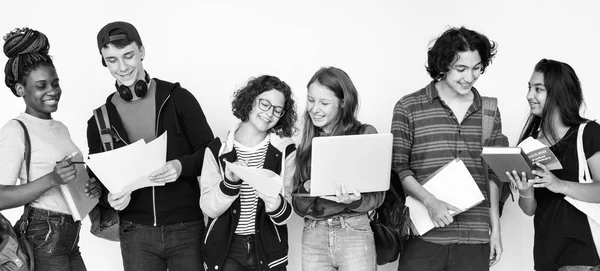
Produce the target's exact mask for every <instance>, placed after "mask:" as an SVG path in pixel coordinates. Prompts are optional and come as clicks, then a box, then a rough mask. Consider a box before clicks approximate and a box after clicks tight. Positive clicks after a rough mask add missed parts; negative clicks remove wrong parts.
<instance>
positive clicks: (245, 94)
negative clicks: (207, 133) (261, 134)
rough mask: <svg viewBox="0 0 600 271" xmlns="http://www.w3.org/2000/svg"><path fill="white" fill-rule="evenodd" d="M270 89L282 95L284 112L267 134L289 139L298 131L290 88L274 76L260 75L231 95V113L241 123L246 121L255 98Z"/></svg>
mask: <svg viewBox="0 0 600 271" xmlns="http://www.w3.org/2000/svg"><path fill="white" fill-rule="evenodd" d="M272 89H275V90H277V91H279V92H281V93H282V94H283V96H284V98H285V104H284V106H283V110H284V111H285V112H284V114H283V116H282V117H281V118H279V121H278V122H277V124H276V125H275V126H273V128H271V129H269V132H272V133H276V134H277V135H279V136H285V137H291V136H293V135H294V134H295V133H296V132H297V130H298V129H297V128H296V126H295V125H296V120H298V113H296V104H295V103H294V99H293V97H292V89H291V88H290V86H288V84H286V83H285V82H283V81H281V80H280V79H279V78H277V77H275V76H271V75H262V76H259V77H257V78H251V79H250V80H249V81H248V83H247V84H246V85H245V86H244V87H242V88H240V89H238V90H237V91H236V92H235V93H234V94H233V101H232V102H231V111H232V112H233V115H234V116H235V117H236V118H238V119H239V120H241V121H242V122H245V121H247V120H248V117H249V115H250V111H252V108H253V107H254V104H255V100H256V97H257V96H258V95H260V94H261V93H263V92H266V91H269V90H272Z"/></svg>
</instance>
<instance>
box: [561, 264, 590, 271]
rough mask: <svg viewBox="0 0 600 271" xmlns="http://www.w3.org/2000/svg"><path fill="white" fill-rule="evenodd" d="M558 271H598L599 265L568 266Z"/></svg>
mask: <svg viewBox="0 0 600 271" xmlns="http://www.w3.org/2000/svg"><path fill="white" fill-rule="evenodd" d="M558 271H600V265H598V266H583V265H569V266H563V267H561V268H559V269H558Z"/></svg>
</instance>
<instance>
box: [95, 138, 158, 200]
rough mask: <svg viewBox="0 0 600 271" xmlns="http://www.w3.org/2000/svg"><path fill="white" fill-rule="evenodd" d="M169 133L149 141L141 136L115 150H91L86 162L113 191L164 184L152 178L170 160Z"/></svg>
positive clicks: (111, 191)
mask: <svg viewBox="0 0 600 271" xmlns="http://www.w3.org/2000/svg"><path fill="white" fill-rule="evenodd" d="M166 157H167V133H166V132H164V133H163V134H162V135H161V136H159V137H158V138H156V139H154V140H152V142H150V143H147V144H146V142H144V140H138V141H137V142H135V143H133V144H129V145H127V146H124V147H121V148H118V149H114V150H112V151H107V152H102V153H96V154H90V155H89V158H88V160H87V161H86V164H87V166H88V167H90V169H91V170H92V171H93V172H94V174H96V176H97V177H98V180H99V181H100V182H102V184H104V186H106V188H107V189H108V190H109V191H110V193H112V194H117V193H122V192H128V191H134V190H137V189H140V188H143V187H149V186H162V185H164V183H154V182H151V181H150V179H149V178H148V177H149V176H150V174H151V173H152V172H154V171H156V170H158V169H159V168H161V167H163V166H164V165H165V164H166Z"/></svg>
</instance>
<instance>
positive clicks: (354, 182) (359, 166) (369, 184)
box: [293, 133, 393, 197]
mask: <svg viewBox="0 0 600 271" xmlns="http://www.w3.org/2000/svg"><path fill="white" fill-rule="evenodd" d="M392 141H393V136H392V134H391V133H385V134H362V135H348V136H328V137H315V138H313V142H312V160H311V182H310V194H308V193H296V194H293V196H305V197H306V196H310V197H317V196H326V195H334V194H335V193H334V190H333V184H334V183H335V182H341V183H343V184H344V185H345V186H346V190H347V191H348V192H349V193H350V192H351V191H353V190H354V189H356V190H358V191H359V192H361V193H363V192H374V191H386V190H388V189H389V188H390V174H391V166H392Z"/></svg>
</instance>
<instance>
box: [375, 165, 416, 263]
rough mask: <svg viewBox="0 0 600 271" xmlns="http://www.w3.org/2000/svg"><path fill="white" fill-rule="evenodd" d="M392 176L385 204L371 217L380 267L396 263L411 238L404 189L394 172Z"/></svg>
mask: <svg viewBox="0 0 600 271" xmlns="http://www.w3.org/2000/svg"><path fill="white" fill-rule="evenodd" d="M390 176H391V177H390V189H389V190H388V191H386V192H385V199H384V201H383V203H382V204H381V206H379V207H378V208H377V209H375V210H374V212H372V213H371V214H370V215H369V216H370V218H371V230H372V231H373V237H374V239H375V250H376V252H377V253H376V254H377V264H378V265H384V264H387V263H391V262H393V261H396V260H397V259H398V256H400V253H401V252H402V249H403V248H404V246H405V245H406V242H407V241H408V238H409V237H410V216H409V210H408V207H407V206H406V205H405V202H406V196H405V194H404V189H403V188H402V183H401V182H400V178H399V177H398V174H397V173H396V172H395V171H394V170H392V172H391V175H390Z"/></svg>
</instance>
